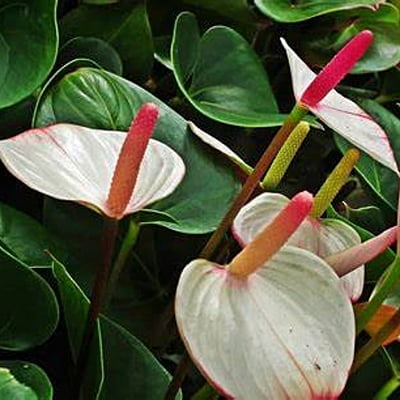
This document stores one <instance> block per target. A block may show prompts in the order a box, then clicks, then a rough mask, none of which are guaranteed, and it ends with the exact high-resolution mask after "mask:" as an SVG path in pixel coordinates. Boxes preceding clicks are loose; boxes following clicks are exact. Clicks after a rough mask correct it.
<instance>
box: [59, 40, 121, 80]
mask: <svg viewBox="0 0 400 400" xmlns="http://www.w3.org/2000/svg"><path fill="white" fill-rule="evenodd" d="M79 58H81V59H82V58H83V59H85V58H88V59H90V60H92V61H94V62H95V63H97V64H98V65H100V66H101V67H102V68H104V69H106V70H107V71H110V72H113V73H114V74H117V75H122V61H121V57H120V56H119V54H118V53H117V51H116V50H115V49H114V48H113V47H112V46H111V45H110V44H109V43H107V42H106V41H104V40H102V39H98V38H93V37H76V38H74V39H71V40H69V41H68V42H67V43H65V45H64V46H63V47H62V48H61V49H60V53H59V55H58V59H57V65H59V66H63V65H65V64H67V63H68V62H70V61H72V60H76V59H79Z"/></svg>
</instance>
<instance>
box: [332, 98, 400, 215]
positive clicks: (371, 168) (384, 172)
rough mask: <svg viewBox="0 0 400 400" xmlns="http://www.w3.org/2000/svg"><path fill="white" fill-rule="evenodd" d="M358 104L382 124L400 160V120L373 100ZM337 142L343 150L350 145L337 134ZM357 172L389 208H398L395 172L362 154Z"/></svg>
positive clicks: (362, 101)
mask: <svg viewBox="0 0 400 400" xmlns="http://www.w3.org/2000/svg"><path fill="white" fill-rule="evenodd" d="M357 102H358V104H359V105H360V106H361V107H362V108H363V109H364V110H365V111H366V112H367V113H368V114H370V115H372V117H373V118H374V119H375V120H376V122H377V123H378V124H379V125H380V126H382V128H383V129H384V131H385V132H386V133H387V135H388V137H389V140H390V144H391V146H392V148H393V151H394V155H395V158H396V159H397V162H399V160H400V120H399V119H398V118H397V117H396V116H395V115H394V114H392V113H391V112H390V111H388V110H386V109H385V108H384V107H382V106H381V105H379V104H378V103H377V102H376V101H373V100H359V101H357ZM335 142H336V144H337V146H338V147H339V149H340V151H341V152H343V153H344V152H345V151H346V150H347V149H348V148H349V147H350V145H349V144H348V142H346V141H345V140H344V139H343V138H342V137H339V136H338V135H335ZM356 169H357V172H359V174H360V175H361V177H362V178H363V180H364V181H365V182H366V183H367V184H368V186H369V187H370V188H371V189H372V191H373V193H374V194H375V195H376V197H377V198H378V199H379V200H380V201H381V202H382V203H383V204H384V205H386V207H389V209H391V210H393V211H396V210H397V196H398V178H397V176H396V174H395V173H394V172H392V171H391V170H389V169H388V168H386V167H384V166H382V165H381V164H378V163H377V162H376V161H374V160H373V159H372V158H371V157H369V156H368V155H366V154H362V155H361V157H360V160H359V161H358V162H357V165H356Z"/></svg>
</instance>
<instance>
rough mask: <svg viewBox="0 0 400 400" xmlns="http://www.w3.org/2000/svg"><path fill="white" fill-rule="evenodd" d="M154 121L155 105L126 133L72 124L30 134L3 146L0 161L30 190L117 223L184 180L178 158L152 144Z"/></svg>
mask: <svg viewBox="0 0 400 400" xmlns="http://www.w3.org/2000/svg"><path fill="white" fill-rule="evenodd" d="M157 116H158V109H157V107H156V106H155V105H153V104H150V103H149V104H146V105H144V106H143V107H142V108H141V109H140V110H139V112H138V114H137V117H136V118H135V120H134V121H133V124H132V126H131V128H130V131H129V132H128V133H127V132H119V131H106V130H98V129H90V128H86V127H83V126H78V125H72V124H55V125H51V126H48V127H43V128H38V129H32V130H29V131H26V132H24V133H21V134H19V135H17V136H15V137H12V138H10V139H6V140H1V141H0V158H1V160H2V161H3V163H4V164H5V166H6V167H7V169H8V170H9V171H10V172H11V173H12V174H13V175H15V176H16V177H17V178H18V179H20V180H21V181H22V182H24V183H25V184H26V185H27V186H29V187H31V188H32V189H34V190H37V191H39V192H42V193H44V194H46V195H48V196H51V197H54V198H56V199H60V200H72V201H77V202H80V203H83V204H85V205H87V206H89V207H90V208H93V209H95V210H97V211H99V212H101V213H103V214H105V215H107V216H109V217H111V218H116V219H120V218H122V217H124V216H125V215H127V214H130V213H134V212H136V211H139V210H140V209H142V208H144V207H145V206H146V205H148V204H151V203H153V202H155V201H157V200H159V199H161V198H163V197H166V196H168V195H169V194H171V193H172V192H173V191H174V190H175V188H176V187H177V186H178V184H179V183H180V181H181V180H182V178H183V176H184V173H185V166H184V163H183V161H182V159H181V157H180V156H179V155H178V154H177V153H176V152H175V151H174V150H172V149H171V148H169V147H168V146H167V145H165V144H163V143H161V142H159V141H157V140H154V139H150V136H151V135H152V133H153V130H154V126H155V124H156V120H157ZM123 148H125V150H124V151H122V150H123ZM117 164H118V166H119V168H117Z"/></svg>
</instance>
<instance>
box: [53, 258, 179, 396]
mask: <svg viewBox="0 0 400 400" xmlns="http://www.w3.org/2000/svg"><path fill="white" fill-rule="evenodd" d="M53 268H54V273H55V276H56V279H57V281H58V285H59V288H60V291H61V294H62V301H63V307H64V312H65V314H66V322H67V329H68V332H69V335H70V338H74V340H71V341H70V344H71V349H72V351H73V353H74V354H76V353H77V351H78V348H79V347H78V346H79V342H80V340H77V339H78V336H80V335H81V334H82V330H83V327H84V325H85V324H84V322H85V319H86V310H87V308H88V304H89V302H88V299H87V298H86V296H85V295H84V294H83V292H82V291H81V290H80V289H79V287H78V285H77V284H76V283H75V282H74V281H73V280H72V278H71V276H70V275H69V274H68V273H67V271H66V269H65V267H64V266H63V265H61V264H60V263H59V262H57V261H56V260H55V261H54V266H53ZM77 327H81V329H80V330H77ZM100 330H101V336H100V335H97V336H96V344H95V346H93V350H92V352H91V357H90V360H89V366H88V376H89V377H93V378H94V377H96V376H97V377H98V378H100V374H99V372H101V368H103V365H104V372H105V374H104V383H103V384H102V389H101V395H100V397H98V396H93V394H92V395H91V396H90V397H87V395H85V396H84V397H83V399H84V400H87V399H94V398H96V399H97V398H101V399H109V398H113V399H114V400H126V399H128V398H135V399H136V398H137V399H141V400H159V399H161V398H162V396H163V394H164V393H165V391H166V389H167V386H168V382H169V380H170V376H169V374H168V372H167V371H166V370H165V369H164V368H163V367H162V366H161V364H159V362H158V361H157V360H156V359H155V358H154V356H153V355H152V354H151V353H150V351H149V350H148V349H147V348H146V347H145V346H144V345H143V344H142V343H140V342H139V340H138V339H136V338H135V337H134V336H132V335H131V334H130V333H129V332H128V331H126V330H125V329H124V328H123V327H121V326H119V325H117V324H116V323H114V322H113V321H111V320H109V319H108V318H105V317H102V318H101V320H100V323H99V326H98V333H100ZM100 337H101V339H100ZM99 340H101V341H99ZM103 351H104V357H103V354H102V353H103ZM96 371H97V372H96ZM88 382H89V383H90V381H88ZM92 383H93V384H94V383H95V382H92ZM99 383H100V382H99V381H97V382H96V386H93V387H92V391H94V390H95V389H96V390H97V389H99V387H100V385H99ZM88 388H90V386H88ZM180 398H181V395H180V394H179V395H178V396H177V399H180Z"/></svg>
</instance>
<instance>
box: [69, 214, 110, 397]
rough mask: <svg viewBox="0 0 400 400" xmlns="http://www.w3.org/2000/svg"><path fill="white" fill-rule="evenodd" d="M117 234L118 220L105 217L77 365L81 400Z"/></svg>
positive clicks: (76, 384) (76, 389) (76, 382)
mask: <svg viewBox="0 0 400 400" xmlns="http://www.w3.org/2000/svg"><path fill="white" fill-rule="evenodd" d="M117 232H118V220H117V219H113V218H108V217H104V225H103V236H102V242H101V251H102V254H101V257H102V258H101V265H100V268H99V270H98V271H97V274H96V279H95V282H94V286H93V291H92V295H91V297H90V306H89V311H88V314H87V317H86V324H85V328H84V331H83V336H82V341H81V345H80V349H79V354H78V359H77V363H76V377H75V392H76V398H77V399H78V398H79V394H80V387H81V385H82V382H83V378H84V376H85V371H86V366H87V362H88V358H89V353H90V348H91V342H92V339H93V335H94V331H95V328H96V323H97V319H98V317H99V315H100V312H101V311H102V310H103V305H104V299H105V294H106V288H107V282H108V278H109V275H110V269H111V264H112V256H113V252H114V246H115V240H116V237H117Z"/></svg>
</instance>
